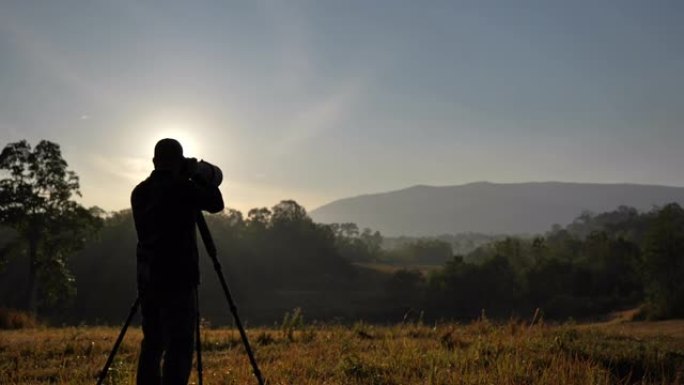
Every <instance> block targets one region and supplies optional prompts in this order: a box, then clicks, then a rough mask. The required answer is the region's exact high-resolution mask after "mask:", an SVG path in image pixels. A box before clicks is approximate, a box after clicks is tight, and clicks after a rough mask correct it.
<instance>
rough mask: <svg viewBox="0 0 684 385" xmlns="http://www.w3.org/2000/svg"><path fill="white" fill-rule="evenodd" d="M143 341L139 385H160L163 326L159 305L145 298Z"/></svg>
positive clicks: (143, 307)
mask: <svg viewBox="0 0 684 385" xmlns="http://www.w3.org/2000/svg"><path fill="white" fill-rule="evenodd" d="M140 307H141V309H142V310H141V313H142V330H143V340H142V342H141V343H140V357H139V358H138V373H137V376H136V383H137V384H138V385H160V384H161V371H160V363H161V357H162V351H163V338H162V325H161V322H160V321H161V319H160V309H159V303H157V301H155V300H153V299H150V298H144V297H143V300H142V304H141V306H140Z"/></svg>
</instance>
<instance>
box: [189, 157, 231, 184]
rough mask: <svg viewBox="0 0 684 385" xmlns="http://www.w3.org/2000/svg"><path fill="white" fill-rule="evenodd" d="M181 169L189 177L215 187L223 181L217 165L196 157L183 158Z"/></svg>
mask: <svg viewBox="0 0 684 385" xmlns="http://www.w3.org/2000/svg"><path fill="white" fill-rule="evenodd" d="M183 171H184V174H185V175H187V176H188V177H189V178H190V179H192V180H194V181H195V182H198V183H202V184H209V185H212V186H215V187H218V186H220V185H221V182H223V172H221V169H220V168H218V167H217V166H215V165H213V164H211V163H209V162H206V161H204V160H199V161H198V160H197V158H185V159H184V161H183Z"/></svg>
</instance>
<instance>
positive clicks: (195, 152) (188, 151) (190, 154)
mask: <svg viewBox="0 0 684 385" xmlns="http://www.w3.org/2000/svg"><path fill="white" fill-rule="evenodd" d="M192 131H193V130H191V129H189V128H187V127H182V126H177V125H173V126H165V127H162V128H160V129H158V130H155V131H154V132H153V134H152V135H151V139H150V142H151V148H154V145H155V144H156V143H157V142H158V141H159V140H161V139H164V138H171V139H176V140H177V141H179V142H180V144H181V146H183V156H185V157H186V158H196V157H198V156H199V154H200V150H201V149H200V146H199V141H198V140H197V139H196V138H195V135H194V134H193V133H192Z"/></svg>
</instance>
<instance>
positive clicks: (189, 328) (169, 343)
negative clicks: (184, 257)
mask: <svg viewBox="0 0 684 385" xmlns="http://www.w3.org/2000/svg"><path fill="white" fill-rule="evenodd" d="M194 293H195V292H194V289H193V290H188V291H187V292H183V293H180V294H178V295H177V296H176V297H174V298H173V300H172V301H170V302H169V306H165V307H164V310H163V311H162V317H164V339H165V347H166V352H165V354H164V367H163V375H162V384H163V385H187V383H188V379H189V378H190V372H191V371H192V354H193V348H194V340H195V339H194V331H195V311H196V309H195V295H194Z"/></svg>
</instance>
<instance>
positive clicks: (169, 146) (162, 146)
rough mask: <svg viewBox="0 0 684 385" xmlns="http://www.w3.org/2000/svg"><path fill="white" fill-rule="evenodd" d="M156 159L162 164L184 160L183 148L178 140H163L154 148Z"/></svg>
mask: <svg viewBox="0 0 684 385" xmlns="http://www.w3.org/2000/svg"><path fill="white" fill-rule="evenodd" d="M154 158H155V159H156V160H158V161H161V162H166V161H174V160H178V159H182V158H183V146H181V144H180V143H179V142H178V141H177V140H176V139H171V138H165V139H162V140H160V141H158V142H157V144H156V145H155V146H154Z"/></svg>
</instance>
